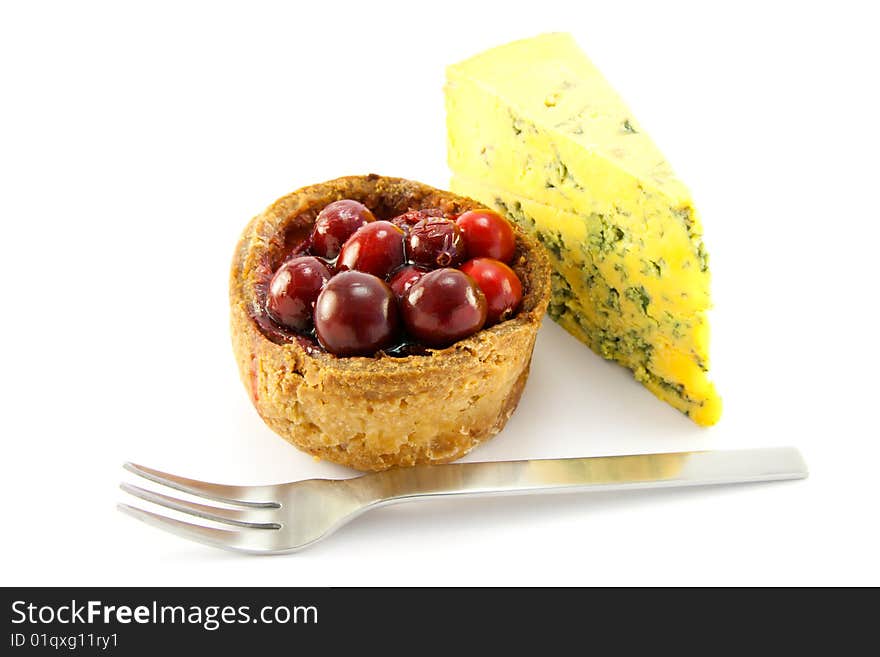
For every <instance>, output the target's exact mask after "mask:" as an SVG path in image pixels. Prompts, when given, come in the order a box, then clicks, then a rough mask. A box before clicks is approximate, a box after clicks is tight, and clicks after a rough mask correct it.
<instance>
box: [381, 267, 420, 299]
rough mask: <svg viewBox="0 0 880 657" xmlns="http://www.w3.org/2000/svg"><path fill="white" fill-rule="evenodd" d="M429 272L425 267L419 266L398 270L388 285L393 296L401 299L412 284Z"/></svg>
mask: <svg viewBox="0 0 880 657" xmlns="http://www.w3.org/2000/svg"><path fill="white" fill-rule="evenodd" d="M429 271H430V270H429V269H428V268H427V267H422V266H420V265H407V266H406V267H401V268H400V269H398V270H397V272H396V273H395V274H394V275H393V276H392V277H391V280H390V281H389V283H388V284H389V285H390V286H391V291H392V292H394V295H395V296H396V297H397V298H398V299H401V298H403V295H404V294H406V291H407V290H409V288H411V287H412V286H413V283H415V282H416V281H417V280H419V279H420V278H421V277H422V276H424V275H425V274H426V273H427V272H429Z"/></svg>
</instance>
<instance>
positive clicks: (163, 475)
mask: <svg viewBox="0 0 880 657" xmlns="http://www.w3.org/2000/svg"><path fill="white" fill-rule="evenodd" d="M122 467H123V468H125V469H126V470H128V471H129V472H132V473H134V474H136V475H138V476H140V477H143V478H144V479H148V480H150V481H152V482H154V483H157V484H162V485H163V486H168V487H169V488H174V489H175V490H179V491H182V492H184V493H189V494H190V495H195V496H197V497H204V498H207V499H210V500H216V501H218V502H225V503H227V504H237V505H239V506H248V507H259V508H270V509H278V508H281V505H280V504H279V503H278V502H273V501H272V500H271V498H272V495H271V493H272V490H273V489H274V488H275V487H274V486H225V485H223V484H212V483H208V482H206V481H199V480H198V479H187V478H186V477H178V476H177V475H173V474H169V473H167V472H161V471H160V470H154V469H152V468H148V467H146V466H143V465H138V464H137V463H125V464H123V466H122Z"/></svg>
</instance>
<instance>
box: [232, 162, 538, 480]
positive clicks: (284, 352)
mask: <svg viewBox="0 0 880 657" xmlns="http://www.w3.org/2000/svg"><path fill="white" fill-rule="evenodd" d="M343 198H351V199H356V200H358V201H360V202H362V203H364V204H365V205H366V206H367V207H369V208H370V209H371V210H372V211H373V213H374V214H375V215H376V217H377V218H379V219H388V218H391V217H393V216H396V215H398V214H401V213H403V212H406V211H408V210H415V209H421V208H429V207H440V208H443V209H444V211H446V212H448V213H455V214H457V213H460V212H464V211H465V210H469V209H475V208H480V207H483V205H482V204H480V203H478V202H477V201H473V200H471V199H468V198H464V197H461V196H457V195H455V194H452V193H450V192H445V191H441V190H438V189H434V188H433V187H428V186H427V185H423V184H421V183H417V182H413V181H409V180H404V179H401V178H386V177H383V176H377V175H375V174H370V175H367V176H348V177H344V178H338V179H336V180H331V181H328V182H325V183H319V184H317V185H311V186H309V187H304V188H302V189H300V190H297V191H295V192H293V193H292V194H289V195H287V196H285V197H283V198H281V199H279V200H278V201H276V202H275V203H274V204H272V205H271V206H270V207H269V208H268V209H267V210H266V211H265V212H263V213H262V214H260V215H258V216H257V217H255V218H254V219H253V220H252V221H251V222H250V224H248V226H247V228H245V230H244V232H243V234H242V237H241V240H240V241H239V243H238V246H237V248H236V251H235V256H234V258H233V263H232V272H231V276H230V303H231V308H232V317H231V322H232V345H233V349H234V351H235V356H236V360H237V362H238V367H239V372H240V374H241V378H242V381H243V382H244V384H245V387H246V388H247V389H248V391H249V393H250V397H251V401H252V402H253V404H254V407H255V408H256V409H257V412H258V413H259V414H260V416H261V417H262V418H263V420H264V421H265V422H266V424H267V425H268V426H269V427H270V428H272V429H273V430H274V431H275V432H277V433H278V434H279V435H281V436H282V437H283V438H285V439H286V440H288V441H290V442H291V443H293V444H294V445H296V446H297V447H299V448H300V449H302V450H304V451H306V452H309V453H310V454H313V455H314V456H317V457H320V458H324V459H327V460H328V461H333V462H335V463H341V464H343V465H348V466H351V467H353V468H357V469H358V470H384V469H386V468H390V467H394V466H410V465H416V464H419V463H442V462H446V461H452V460H455V459H457V458H459V457H461V456H463V455H464V454H466V453H467V452H469V451H470V450H471V449H473V448H474V447H475V446H476V445H478V444H479V443H480V442H482V441H484V440H486V439H487V438H490V437H491V436H493V435H495V434H496V433H498V432H499V431H500V430H501V429H502V428H503V427H504V425H505V423H506V422H507V420H508V418H509V417H510V415H511V414H512V413H513V411H514V410H515V409H516V406H517V403H518V402H519V398H520V395H521V394H522V390H523V387H524V386H525V382H526V378H527V377H528V370H529V363H530V361H531V356H532V349H533V347H534V344H535V336H536V334H537V331H538V328H539V327H540V324H541V319H542V317H543V315H544V312H545V310H546V308H547V303H548V301H549V296H550V270H549V265H548V263H547V259H546V256H545V255H544V253H543V251H542V249H541V247H540V246H539V245H538V244H537V243H535V242H534V241H533V240H532V239H531V238H530V237H528V236H527V235H526V234H525V233H523V232H522V231H521V230H520V229H519V228H517V227H516V226H513V228H514V230H515V231H516V239H517V248H516V254H515V256H514V262H513V264H512V267H513V269H514V270H515V271H516V273H517V274H518V275H519V277H520V280H522V282H523V304H522V306H521V308H520V310H519V312H518V313H517V315H516V316H515V317H514V318H513V319H510V320H508V321H506V322H502V323H501V324H498V325H496V326H493V327H491V328H489V329H485V330H483V331H480V332H479V333H476V334H475V335H473V336H471V337H468V338H465V339H464V340H460V341H459V342H457V343H455V344H454V345H452V346H451V347H448V348H446V349H441V350H428V355H415V356H407V357H403V358H399V357H391V356H387V355H379V356H377V357H371V358H361V357H349V358H339V357H336V356H333V355H332V354H328V353H326V352H323V351H320V350H315V349H310V348H308V346H307V345H306V344H305V343H301V342H300V341H297V340H279V339H278V337H277V336H273V335H270V334H269V333H267V332H266V331H265V329H264V330H261V328H260V325H259V324H258V322H257V321H256V319H255V318H259V317H260V316H262V315H263V312H262V308H261V296H260V286H261V285H265V281H266V277H267V275H270V274H271V271H273V270H274V269H275V268H276V267H277V266H278V264H280V262H281V260H282V259H283V257H284V254H285V253H286V251H287V249H289V247H290V246H291V244H292V243H295V242H297V241H299V240H300V239H302V238H304V237H305V236H306V235H307V234H308V232H309V231H310V229H311V226H312V224H313V223H314V220H315V217H316V216H317V214H318V212H320V210H321V209H322V208H323V207H324V206H325V205H327V204H328V203H330V202H332V201H335V200H339V199H343Z"/></svg>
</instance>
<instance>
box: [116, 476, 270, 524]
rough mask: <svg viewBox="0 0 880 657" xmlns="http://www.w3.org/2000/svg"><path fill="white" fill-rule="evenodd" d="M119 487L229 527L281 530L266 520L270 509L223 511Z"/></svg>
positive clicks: (165, 496) (168, 507)
mask: <svg viewBox="0 0 880 657" xmlns="http://www.w3.org/2000/svg"><path fill="white" fill-rule="evenodd" d="M119 487H120V488H121V489H122V490H124V491H125V492H126V493H129V494H130V495H134V496H135V497H138V498H140V499H142V500H146V501H147V502H151V503H152V504H158V505H159V506H164V507H165V508H167V509H173V510H174V511H180V512H181V513H188V514H190V515H193V516H197V517H199V518H204V519H205V520H211V521H213V522H220V523H224V524H227V525H235V526H237V527H249V528H251V529H280V528H281V525H280V524H279V523H277V522H269V521H267V520H266V518H267V517H268V518H270V517H271V516H266V514H267V513H269V512H270V510H269V509H262V508H260V509H256V508H254V509H223V508H220V507H216V506H209V505H207V504H198V503H196V502H188V501H186V500H180V499H177V498H176V497H171V496H170V495H163V494H162V493H156V492H154V491H151V490H147V489H145V488H140V487H139V486H132V485H131V484H127V483H121V484H120V485H119ZM260 516H263V519H259V520H258V519H257V518H259V517H260Z"/></svg>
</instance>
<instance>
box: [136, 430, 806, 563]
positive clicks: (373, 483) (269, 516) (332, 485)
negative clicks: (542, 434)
mask: <svg viewBox="0 0 880 657" xmlns="http://www.w3.org/2000/svg"><path fill="white" fill-rule="evenodd" d="M124 467H125V469H126V470H128V471H129V472H132V473H134V474H136V475H138V476H140V477H143V478H144V479H148V480H150V481H152V482H154V483H156V484H161V485H163V486H166V487H168V488H172V489H175V490H178V491H182V492H184V493H188V494H190V495H193V496H196V497H199V498H202V499H204V500H205V501H208V500H212V501H214V502H219V503H221V504H222V505H223V506H220V505H216V504H202V503H196V502H190V501H187V500H183V499H179V498H176V497H173V496H171V495H166V494H164V493H159V492H153V491H150V490H147V489H145V488H140V487H138V486H133V485H131V484H128V483H123V484H121V488H122V490H124V491H125V492H126V493H129V494H131V495H134V496H135V497H138V498H140V499H141V500H144V501H146V502H151V503H153V504H157V505H159V506H161V507H165V508H167V509H172V510H173V511H177V512H181V513H184V514H187V515H190V516H193V518H194V519H195V520H203V521H209V522H210V523H213V524H214V525H217V526H209V525H206V524H201V523H198V524H197V523H190V522H184V521H182V520H177V519H175V518H171V517H168V516H166V515H162V514H159V513H155V512H152V511H147V510H145V509H141V508H137V507H133V506H130V505H128V504H119V510H120V511H123V512H125V513H127V514H130V515H132V516H134V517H135V518H137V519H139V520H142V521H144V522H146V523H149V524H151V525H153V526H155V527H158V528H159V529H164V530H165V531H169V532H171V533H173V534H177V535H179V536H182V537H184V538H188V539H191V540H194V541H198V542H199V543H205V544H207V545H213V546H215V547H219V548H225V549H227V550H236V551H240V552H251V553H259V554H282V553H286V552H295V551H296V550H300V549H302V548H304V547H306V546H308V545H311V544H312V543H315V542H316V541H318V540H320V539H322V538H324V537H326V536H328V535H329V534H331V533H332V532H333V531H334V530H336V529H338V528H339V527H341V526H342V525H344V524H345V523H347V522H348V521H350V520H351V519H353V518H355V517H356V516H358V515H360V514H361V513H363V512H364V511H368V510H370V509H375V508H377V507H380V506H385V505H387V504H394V503H396V502H407V501H410V500H417V499H425V498H434V497H447V496H453V495H456V496H459V495H461V496H470V497H474V496H483V495H511V494H525V493H547V492H574V491H591V490H605V491H607V490H628V489H637V488H661V487H674V486H700V485H709V484H732V483H744V482H756V481H773V480H782V479H802V478H804V477H806V476H807V467H806V464H805V463H804V460H803V458H802V457H801V455H800V453H799V452H798V451H797V450H796V449H794V448H791V447H781V448H770V449H744V450H733V451H706V452H674V453H666V454H640V455H633V456H603V457H592V458H569V459H546V460H532V461H498V462H488V463H453V464H449V465H428V466H418V467H414V468H402V469H397V470H387V471H385V472H376V473H372V474H366V475H361V476H359V477H354V478H352V479H307V480H304V481H294V482H290V483H285V484H275V485H270V486H226V485H222V484H211V483H207V482H204V481H197V480H195V479H186V478H184V477H178V476H176V475H172V474H168V473H165V472H159V471H158V470H153V469H151V468H146V467H144V466H142V465H135V464H134V463H126V464H125V466H124Z"/></svg>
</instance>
